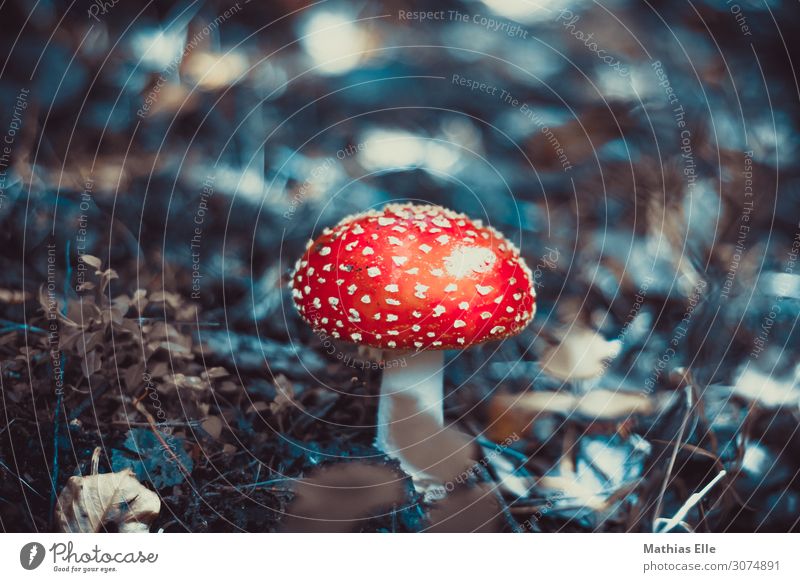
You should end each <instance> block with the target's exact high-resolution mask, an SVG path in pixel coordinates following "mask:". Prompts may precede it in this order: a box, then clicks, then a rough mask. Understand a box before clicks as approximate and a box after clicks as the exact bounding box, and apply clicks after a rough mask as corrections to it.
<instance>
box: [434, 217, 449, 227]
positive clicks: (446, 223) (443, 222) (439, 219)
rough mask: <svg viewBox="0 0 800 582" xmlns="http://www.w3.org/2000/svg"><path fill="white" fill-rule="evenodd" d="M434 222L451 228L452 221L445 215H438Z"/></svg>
mask: <svg viewBox="0 0 800 582" xmlns="http://www.w3.org/2000/svg"><path fill="white" fill-rule="evenodd" d="M433 224H435V225H436V226H441V227H442V228H450V226H451V225H450V221H449V220H447V219H446V218H445V217H444V216H437V217H436V218H434V219H433Z"/></svg>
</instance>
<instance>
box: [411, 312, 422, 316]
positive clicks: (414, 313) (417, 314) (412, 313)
mask: <svg viewBox="0 0 800 582" xmlns="http://www.w3.org/2000/svg"><path fill="white" fill-rule="evenodd" d="M411 315H413V316H414V317H422V314H421V313H420V312H419V311H412V312H411Z"/></svg>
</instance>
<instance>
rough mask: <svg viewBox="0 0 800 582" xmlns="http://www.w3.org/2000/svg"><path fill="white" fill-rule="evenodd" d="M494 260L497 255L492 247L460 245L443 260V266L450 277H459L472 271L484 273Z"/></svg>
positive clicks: (466, 275)
mask: <svg viewBox="0 0 800 582" xmlns="http://www.w3.org/2000/svg"><path fill="white" fill-rule="evenodd" d="M495 262H497V256H496V255H495V254H494V253H493V252H492V249H487V248H485V247H465V246H461V247H458V248H456V249H455V250H454V251H453V252H452V253H451V254H450V256H449V257H447V258H446V259H445V260H444V266H445V268H446V269H447V272H448V273H449V274H450V275H451V276H452V277H455V278H457V279H461V278H463V277H468V276H470V275H471V274H472V273H486V272H488V271H490V270H491V268H492V266H493V265H494V264H495Z"/></svg>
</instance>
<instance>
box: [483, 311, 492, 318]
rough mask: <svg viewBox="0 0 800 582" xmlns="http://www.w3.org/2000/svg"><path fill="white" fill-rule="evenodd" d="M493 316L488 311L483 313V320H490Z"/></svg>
mask: <svg viewBox="0 0 800 582" xmlns="http://www.w3.org/2000/svg"><path fill="white" fill-rule="evenodd" d="M491 316H492V314H491V313H489V312H488V311H483V312H481V319H489V318H490V317H491Z"/></svg>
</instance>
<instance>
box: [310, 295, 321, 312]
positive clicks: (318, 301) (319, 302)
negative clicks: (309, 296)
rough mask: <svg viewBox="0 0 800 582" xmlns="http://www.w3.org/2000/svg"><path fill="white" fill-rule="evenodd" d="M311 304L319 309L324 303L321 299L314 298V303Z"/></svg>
mask: <svg viewBox="0 0 800 582" xmlns="http://www.w3.org/2000/svg"><path fill="white" fill-rule="evenodd" d="M311 304H312V305H313V306H314V307H316V308H317V309H319V308H320V307H322V301H320V300H319V297H314V301H313V302H312V303H311Z"/></svg>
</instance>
